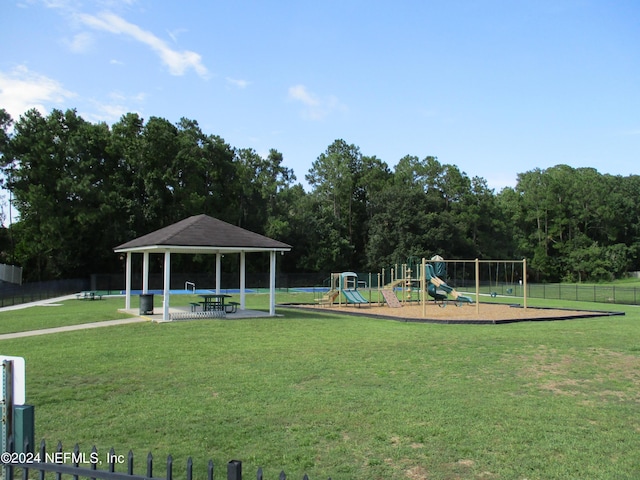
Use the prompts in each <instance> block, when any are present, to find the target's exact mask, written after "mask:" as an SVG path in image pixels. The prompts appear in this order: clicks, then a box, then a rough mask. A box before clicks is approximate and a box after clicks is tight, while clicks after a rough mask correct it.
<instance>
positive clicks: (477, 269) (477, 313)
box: [476, 258, 480, 315]
mask: <svg viewBox="0 0 640 480" xmlns="http://www.w3.org/2000/svg"><path fill="white" fill-rule="evenodd" d="M476 315H480V260H479V259H477V258H476Z"/></svg>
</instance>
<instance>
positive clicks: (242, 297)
mask: <svg viewBox="0 0 640 480" xmlns="http://www.w3.org/2000/svg"><path fill="white" fill-rule="evenodd" d="M246 266H247V263H246V259H245V252H244V250H243V251H241V252H240V310H244V309H245V296H246V295H245V293H246V292H245V288H246V287H247V277H246Z"/></svg>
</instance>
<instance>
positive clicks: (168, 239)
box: [114, 215, 291, 320]
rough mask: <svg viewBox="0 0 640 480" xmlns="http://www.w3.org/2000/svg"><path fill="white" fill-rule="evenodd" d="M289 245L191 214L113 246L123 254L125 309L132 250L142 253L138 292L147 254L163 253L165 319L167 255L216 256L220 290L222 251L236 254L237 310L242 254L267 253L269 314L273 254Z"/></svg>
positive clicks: (165, 315) (165, 311)
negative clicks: (166, 225) (238, 273)
mask: <svg viewBox="0 0 640 480" xmlns="http://www.w3.org/2000/svg"><path fill="white" fill-rule="evenodd" d="M290 250H291V245H287V244H286V243H283V242H279V241H277V240H273V239H271V238H268V237H265V236H264V235H259V234H257V233H253V232H250V231H248V230H245V229H243V228H240V227H237V226H235V225H231V224H229V223H226V222H223V221H222V220H218V219H217V218H213V217H210V216H208V215H195V216H193V217H189V218H186V219H184V220H181V221H179V222H177V223H174V224H173V225H169V226H168V227H164V228H161V229H160V230H156V231H155V232H151V233H148V234H147V235H143V236H141V237H138V238H136V239H134V240H131V241H129V242H127V243H123V244H122V245H119V246H117V247H116V248H114V252H116V253H126V255H127V257H126V259H127V260H126V291H125V308H126V309H130V308H131V269H132V266H131V265H132V262H131V257H132V255H133V254H134V253H140V254H142V255H143V261H142V292H143V293H147V292H148V290H149V254H151V253H159V254H163V255H164V277H163V278H164V289H163V296H164V300H163V308H162V319H163V320H169V319H170V317H169V299H170V284H171V282H170V280H171V254H172V253H182V254H184V253H186V254H198V253H199V254H208V255H215V256H216V276H215V279H216V280H215V289H216V293H218V294H219V293H220V283H221V282H220V273H221V258H222V256H223V255H225V254H230V253H238V254H240V285H239V289H240V306H239V308H240V310H244V309H245V279H246V275H245V265H246V263H245V255H246V254H247V253H256V252H269V253H270V262H269V264H270V274H269V315H270V316H275V311H276V307H275V305H276V294H275V292H276V253H277V252H280V253H281V254H284V252H288V251H290Z"/></svg>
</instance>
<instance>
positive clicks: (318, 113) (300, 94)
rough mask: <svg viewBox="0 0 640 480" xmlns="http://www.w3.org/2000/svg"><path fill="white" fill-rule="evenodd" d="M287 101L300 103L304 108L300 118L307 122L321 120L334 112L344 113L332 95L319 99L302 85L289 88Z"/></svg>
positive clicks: (341, 106)
mask: <svg viewBox="0 0 640 480" xmlns="http://www.w3.org/2000/svg"><path fill="white" fill-rule="evenodd" d="M289 99H290V100H294V101H297V102H300V103H302V104H303V105H304V106H305V108H304V109H303V111H302V116H303V117H304V118H307V119H309V120H322V119H323V118H325V117H327V116H328V115H329V114H331V113H333V112H335V111H342V112H345V111H346V110H347V107H346V106H344V105H343V104H342V103H340V101H339V100H338V98H337V97H336V96H334V95H329V96H327V97H325V98H321V97H319V96H318V95H316V94H314V93H312V92H310V91H309V90H308V89H307V87H305V86H304V85H294V86H293V87H289Z"/></svg>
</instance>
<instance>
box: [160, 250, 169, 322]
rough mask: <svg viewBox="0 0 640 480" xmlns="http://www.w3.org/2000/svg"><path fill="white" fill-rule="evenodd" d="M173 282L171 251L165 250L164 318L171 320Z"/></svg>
mask: <svg viewBox="0 0 640 480" xmlns="http://www.w3.org/2000/svg"><path fill="white" fill-rule="evenodd" d="M170 284H171V252H170V251H169V250H167V251H166V252H164V291H163V296H164V298H163V301H162V320H164V321H167V320H169V287H170Z"/></svg>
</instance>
